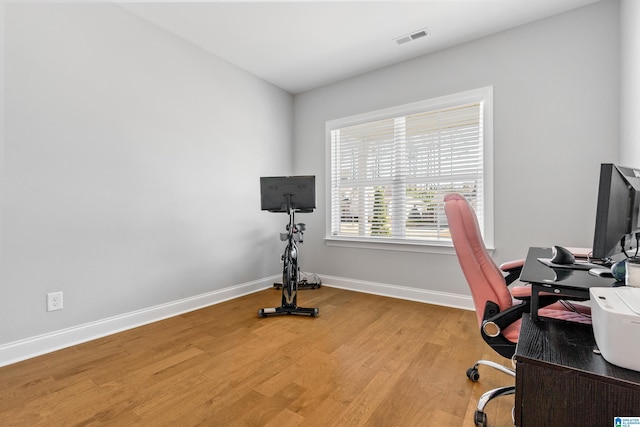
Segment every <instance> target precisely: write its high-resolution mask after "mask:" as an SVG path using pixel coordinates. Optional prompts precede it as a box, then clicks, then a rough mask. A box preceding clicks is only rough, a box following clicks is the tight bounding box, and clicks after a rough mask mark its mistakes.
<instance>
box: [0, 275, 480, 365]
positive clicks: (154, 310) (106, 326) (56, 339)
mask: <svg viewBox="0 0 640 427" xmlns="http://www.w3.org/2000/svg"><path fill="white" fill-rule="evenodd" d="M319 277H320V278H321V280H322V283H323V285H326V286H329V287H334V288H340V289H346V290H350V291H356V292H364V293H369V294H374V295H381V296H387V297H392V298H400V299H406V300H411V301H418V302H423V303H428V304H436V305H443V306H447V307H455V308H462V309H467V310H474V307H473V301H472V299H471V297H469V296H466V295H458V294H450V293H446V292H437V291H428V290H424V289H417V288H410V287H405V286H396V285H388V284H384V283H376V282H366V281H362V280H353V279H345V278H340V277H333V276H324V275H320V276H319ZM279 278H280V276H273V277H268V278H265V279H261V280H257V281H254V282H250V283H244V284H241V285H237V286H231V287H228V288H224V289H220V290H217V291H212V292H207V293H205V294H201V295H196V296H193V297H190V298H184V299H181V300H177V301H172V302H169V303H166V304H160V305H156V306H153V307H149V308H145V309H142V310H137V311H132V312H130V313H125V314H121V315H118V316H114V317H109V318H107V319H102V320H97V321H95V322H90V323H85V324H83V325H78V326H73V327H71V328H67V329H62V330H59V331H54V332H49V333H46V334H43V335H38V336H35V337H31V338H26V339H23V340H19V341H14V342H11V343H8V344H3V345H0V367H1V366H6V365H10V364H12V363H16V362H20V361H22V360H26V359H30V358H32V357H36V356H40V355H42V354H46V353H51V352H53V351H56V350H60V349H63V348H66V347H71V346H73V345H76V344H80V343H83V342H87V341H91V340H94V339H97V338H101V337H104V336H107V335H111V334H115V333H118V332H122V331H125V330H128V329H133V328H136V327H138V326H142V325H146V324H149V323H153V322H157V321H159V320H163V319H166V318H169V317H173V316H177V315H180V314H183V313H187V312H189V311H194V310H198V309H200V308H204V307H208V306H211V305H214V304H219V303H221V302H224V301H228V300H230V299H233V298H238V297H241V296H243V295H248V294H251V293H254V292H258V291H261V290H263V289H267V288H270V287H272V286H273V282H274V280H278V279H279ZM256 315H257V309H256Z"/></svg>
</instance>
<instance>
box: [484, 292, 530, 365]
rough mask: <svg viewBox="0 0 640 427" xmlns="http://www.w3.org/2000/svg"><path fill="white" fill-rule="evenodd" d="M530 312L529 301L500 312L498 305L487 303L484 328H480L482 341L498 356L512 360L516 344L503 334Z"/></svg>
mask: <svg viewBox="0 0 640 427" xmlns="http://www.w3.org/2000/svg"><path fill="white" fill-rule="evenodd" d="M529 311H531V307H530V303H529V301H525V302H523V303H522V304H517V305H514V306H512V307H509V308H508V309H506V310H504V311H500V307H499V306H498V304H496V303H494V302H492V301H487V304H486V305H485V310H484V314H483V317H482V318H483V320H482V326H481V327H480V335H482V339H484V341H485V342H486V343H487V344H489V346H490V347H491V348H493V349H494V350H495V351H496V352H497V353H498V354H500V355H502V356H503V357H506V358H510V357H511V356H513V354H514V353H515V351H516V343H515V342H511V341H509V340H508V339H507V338H506V337H505V336H504V335H503V334H502V332H503V331H504V330H505V329H506V328H507V327H508V326H510V325H511V324H512V323H515V322H517V321H518V320H520V319H521V318H522V315H523V314H524V313H528V312H529ZM489 329H490V330H493V333H487V330H489Z"/></svg>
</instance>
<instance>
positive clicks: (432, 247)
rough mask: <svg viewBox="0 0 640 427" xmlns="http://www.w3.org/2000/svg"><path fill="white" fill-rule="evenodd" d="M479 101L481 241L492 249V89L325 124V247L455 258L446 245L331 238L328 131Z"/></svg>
mask: <svg viewBox="0 0 640 427" xmlns="http://www.w3.org/2000/svg"><path fill="white" fill-rule="evenodd" d="M477 101H482V106H483V111H482V120H483V122H482V131H483V143H482V146H483V201H484V205H483V207H482V208H483V211H484V212H483V216H484V219H483V222H484V229H483V230H482V234H483V239H484V242H485V245H486V246H487V248H488V249H490V250H492V249H493V245H494V240H493V238H494V209H493V86H487V87H483V88H479V89H473V90H469V91H465V92H459V93H455V94H451V95H445V96H441V97H437V98H432V99H428V100H425V101H418V102H414V103H410V104H405V105H400V106H396V107H391V108H386V109H382V110H377V111H372V112H368V113H363V114H358V115H354V116H349V117H344V118H340V119H336V120H330V121H328V122H326V126H325V137H326V140H325V148H326V151H325V155H326V161H325V164H326V171H325V172H326V175H325V176H326V187H325V188H326V189H327V191H326V204H325V206H326V213H325V214H326V215H325V242H326V244H327V245H329V246H346V247H357V248H367V249H384V250H399V251H409V252H432V253H444V254H455V251H454V250H453V244H452V243H451V242H450V241H432V240H409V239H395V238H384V239H378V238H373V237H355V236H334V235H331V218H332V206H331V203H332V197H331V191H332V183H331V175H332V164H331V161H332V160H331V159H332V156H331V154H332V153H331V131H332V130H335V129H340V128H344V127H347V126H353V125H357V124H362V123H367V122H373V121H377V120H384V119H389V118H394V117H399V116H407V115H411V114H415V113H420V112H424V111H430V110H436V109H444V108H449V107H453V106H457V105H463V104H466V103H469V102H477Z"/></svg>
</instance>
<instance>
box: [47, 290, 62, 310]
mask: <svg viewBox="0 0 640 427" xmlns="http://www.w3.org/2000/svg"><path fill="white" fill-rule="evenodd" d="M56 310H62V292H51V293H48V294H47V311H56Z"/></svg>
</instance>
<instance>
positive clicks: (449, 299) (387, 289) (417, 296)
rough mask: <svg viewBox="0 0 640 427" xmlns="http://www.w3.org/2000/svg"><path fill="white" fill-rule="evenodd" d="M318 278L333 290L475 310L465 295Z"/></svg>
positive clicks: (342, 279) (471, 300)
mask: <svg viewBox="0 0 640 427" xmlns="http://www.w3.org/2000/svg"><path fill="white" fill-rule="evenodd" d="M320 278H321V280H322V283H323V284H326V285H327V286H330V287H334V288H340V289H346V290H350V291H357V292H364V293H367V294H374V295H381V296H386V297H392V298H399V299H406V300H410V301H417V302H424V303H427V304H435V305H443V306H446V307H454V308H461V309H464V310H475V306H474V305H473V299H472V298H471V297H470V296H467V295H460V294H451V293H447V292H438V291H428V290H425V289H418V288H410V287H407V286H397V285H388V284H385V283H376V282H367V281H362V280H354V279H345V278H341V277H332V276H324V275H320Z"/></svg>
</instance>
